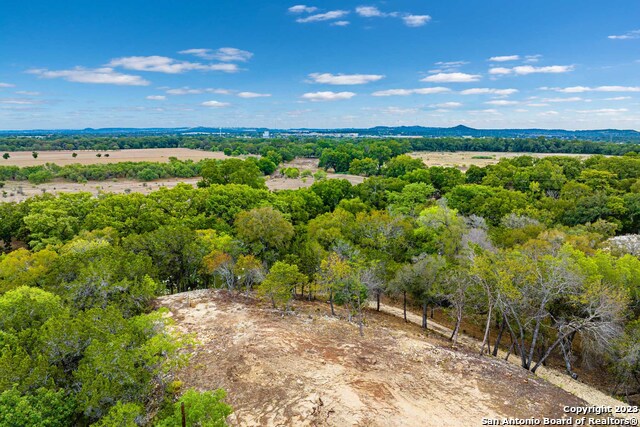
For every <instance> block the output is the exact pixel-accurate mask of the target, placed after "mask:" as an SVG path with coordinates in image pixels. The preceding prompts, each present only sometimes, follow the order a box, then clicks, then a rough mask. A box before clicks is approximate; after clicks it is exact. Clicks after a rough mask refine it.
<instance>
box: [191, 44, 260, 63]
mask: <svg viewBox="0 0 640 427" xmlns="http://www.w3.org/2000/svg"><path fill="white" fill-rule="evenodd" d="M178 53H181V54H184V55H194V56H197V57H199V58H203V59H208V60H212V59H216V60H218V61H222V62H246V61H248V60H249V59H251V58H252V57H253V53H251V52H249V51H247V50H242V49H237V48H235V47H221V48H220V49H217V50H213V49H187V50H181V51H180V52H178Z"/></svg>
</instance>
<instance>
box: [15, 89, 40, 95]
mask: <svg viewBox="0 0 640 427" xmlns="http://www.w3.org/2000/svg"><path fill="white" fill-rule="evenodd" d="M16 93H17V94H18V95H26V96H38V95H41V93H40V92H33V91H30V90H17V91H16Z"/></svg>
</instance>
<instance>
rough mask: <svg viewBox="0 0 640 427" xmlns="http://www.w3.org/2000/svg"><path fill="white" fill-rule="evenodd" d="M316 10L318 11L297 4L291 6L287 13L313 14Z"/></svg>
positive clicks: (312, 7) (315, 8)
mask: <svg viewBox="0 0 640 427" xmlns="http://www.w3.org/2000/svg"><path fill="white" fill-rule="evenodd" d="M316 10H318V8H317V7H314V6H307V5H304V4H298V5H295V6H291V7H290V8H289V12H291V13H312V12H315V11H316Z"/></svg>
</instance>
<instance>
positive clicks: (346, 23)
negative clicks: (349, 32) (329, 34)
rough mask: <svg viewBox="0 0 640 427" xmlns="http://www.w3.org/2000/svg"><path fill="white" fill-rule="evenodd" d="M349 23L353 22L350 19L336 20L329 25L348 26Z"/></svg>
mask: <svg viewBox="0 0 640 427" xmlns="http://www.w3.org/2000/svg"><path fill="white" fill-rule="evenodd" d="M349 24H351V22H349V21H336V22H332V23H331V24H329V25H332V26H334V27H346V26H347V25H349Z"/></svg>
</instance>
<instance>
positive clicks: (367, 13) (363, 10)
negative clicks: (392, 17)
mask: <svg viewBox="0 0 640 427" xmlns="http://www.w3.org/2000/svg"><path fill="white" fill-rule="evenodd" d="M356 13H357V14H358V15H360V16H364V17H365V18H373V17H384V16H387V14H386V13H382V12H381V11H380V9H378V8H377V7H375V6H358V7H356Z"/></svg>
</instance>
